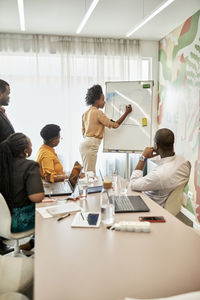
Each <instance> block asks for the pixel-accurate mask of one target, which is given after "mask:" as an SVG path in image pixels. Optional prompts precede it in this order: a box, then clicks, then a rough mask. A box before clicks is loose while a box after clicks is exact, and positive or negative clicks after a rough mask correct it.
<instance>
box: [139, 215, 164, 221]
mask: <svg viewBox="0 0 200 300" xmlns="http://www.w3.org/2000/svg"><path fill="white" fill-rule="evenodd" d="M139 221H141V222H152V223H164V222H166V220H165V218H164V217H162V216H159V217H154V216H144V217H139Z"/></svg>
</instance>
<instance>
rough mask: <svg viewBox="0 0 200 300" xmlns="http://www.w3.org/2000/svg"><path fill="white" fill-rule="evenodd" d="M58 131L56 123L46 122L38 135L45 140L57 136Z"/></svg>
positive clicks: (58, 127)
mask: <svg viewBox="0 0 200 300" xmlns="http://www.w3.org/2000/svg"><path fill="white" fill-rule="evenodd" d="M59 132H60V126H58V125H56V124H48V125H46V126H44V127H43V128H42V130H41V131H40V135H41V137H42V138H43V140H44V141H45V142H47V141H50V140H52V139H54V138H57V137H58V135H59Z"/></svg>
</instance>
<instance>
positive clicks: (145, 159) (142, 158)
mask: <svg viewBox="0 0 200 300" xmlns="http://www.w3.org/2000/svg"><path fill="white" fill-rule="evenodd" d="M139 160H140V161H144V162H145V161H147V158H146V157H144V155H141V156H140V159H139Z"/></svg>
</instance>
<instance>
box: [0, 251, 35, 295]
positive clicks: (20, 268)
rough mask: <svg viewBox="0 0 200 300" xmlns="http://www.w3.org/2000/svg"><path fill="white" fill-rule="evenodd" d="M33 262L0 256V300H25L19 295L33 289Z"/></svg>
mask: <svg viewBox="0 0 200 300" xmlns="http://www.w3.org/2000/svg"><path fill="white" fill-rule="evenodd" d="M33 268H34V260H33V259H32V258H28V257H10V256H5V255H4V256H2V255H0V282H1V284H0V300H1V299H3V300H15V299H16V300H27V299H28V298H27V297H25V296H24V295H22V294H20V293H26V292H28V291H29V290H30V289H32V287H33Z"/></svg>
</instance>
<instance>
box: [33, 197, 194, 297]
mask: <svg viewBox="0 0 200 300" xmlns="http://www.w3.org/2000/svg"><path fill="white" fill-rule="evenodd" d="M128 194H132V195H140V196H141V197H142V198H143V200H144V201H145V203H146V204H147V206H148V207H149V208H150V212H148V213H120V214H115V222H118V221H136V220H138V217H139V216H141V215H145V216H148V215H150V216H164V218H165V219H166V223H151V232H150V233H142V232H141V233H140V232H120V231H114V230H109V229H107V228H106V227H105V226H104V225H103V224H101V226H100V228H71V223H72V220H73V218H74V215H71V216H70V217H68V218H66V219H63V220H62V221H60V222H58V221H57V218H49V219H44V218H43V217H42V216H41V215H40V214H39V213H38V212H36V227H35V271H34V299H35V300H51V299H52V300H55V299H57V300H66V299H67V300H120V299H124V298H125V297H135V298H154V297H155V298H156V297H167V296H171V295H177V294H181V293H186V292H191V291H198V290H200V235H199V234H198V233H196V232H195V231H194V230H193V228H190V227H188V226H186V225H185V224H183V223H182V222H181V221H179V220H178V219H177V218H176V217H174V216H173V215H171V214H170V213H168V212H167V211H166V210H165V209H163V208H162V207H161V206H159V205H157V204H156V203H155V202H154V201H152V200H151V199H149V198H148V197H147V196H146V195H145V194H143V193H137V192H131V191H128ZM58 204H60V201H58ZM77 204H79V205H80V206H81V207H83V208H84V209H85V210H86V211H100V194H91V195H88V198H87V200H86V201H85V200H80V201H77ZM49 205H50V204H49V203H46V204H44V203H40V204H37V207H42V206H49ZM52 205H55V203H53V204H52Z"/></svg>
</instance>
